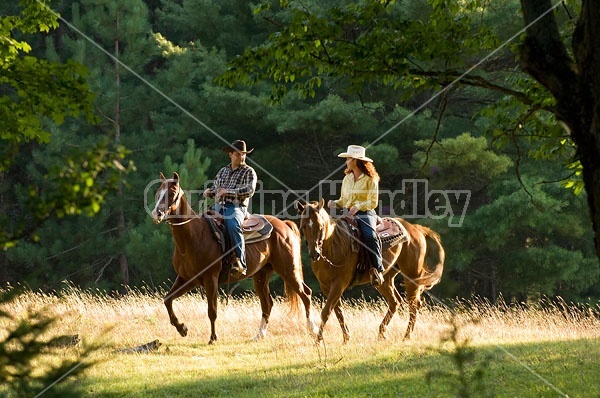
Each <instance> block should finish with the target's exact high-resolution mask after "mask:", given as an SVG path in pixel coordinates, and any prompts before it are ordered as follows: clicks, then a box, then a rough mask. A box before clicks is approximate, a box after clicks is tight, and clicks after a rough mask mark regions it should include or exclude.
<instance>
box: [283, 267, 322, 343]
mask: <svg viewBox="0 0 600 398" xmlns="http://www.w3.org/2000/svg"><path fill="white" fill-rule="evenodd" d="M282 278H284V276H282ZM284 283H285V286H286V289H288V288H289V289H290V290H292V291H293V292H295V293H296V294H297V295H298V296H299V297H300V300H302V304H303V305H304V313H305V314H306V328H307V329H308V333H310V335H311V336H316V335H317V331H318V327H317V324H316V322H315V321H314V319H312V316H311V313H310V312H311V306H312V304H311V302H312V290H311V289H310V287H308V285H307V284H306V283H304V281H303V280H302V278H301V277H300V276H296V277H294V278H287V279H285V278H284Z"/></svg>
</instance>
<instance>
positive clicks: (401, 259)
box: [296, 199, 445, 343]
mask: <svg viewBox="0 0 600 398" xmlns="http://www.w3.org/2000/svg"><path fill="white" fill-rule="evenodd" d="M324 205H325V201H324V200H323V199H322V200H321V202H310V203H307V204H302V203H300V202H296V208H297V210H298V211H299V212H300V214H301V218H300V232H301V233H302V234H303V235H304V238H305V239H306V242H307V245H308V253H309V257H310V259H311V267H312V270H313V273H314V274H315V277H316V278H317V281H318V282H319V286H320V287H321V290H322V291H323V294H324V295H325V297H326V301H325V305H324V306H323V309H322V311H321V325H320V327H319V331H318V332H317V342H320V341H321V340H322V339H323V328H324V327H325V324H326V323H327V320H328V319H329V316H330V314H331V310H333V311H334V312H335V315H336V317H337V319H338V322H339V324H340V327H341V328H342V334H343V338H344V343H346V342H348V340H349V339H350V333H349V330H348V327H347V326H346V323H345V321H344V313H343V311H342V307H341V305H340V302H341V297H342V294H343V293H344V291H345V290H346V289H348V288H349V287H351V286H354V285H361V284H365V283H368V282H370V277H369V273H368V272H364V273H362V274H361V273H357V265H358V262H359V254H358V253H356V252H355V251H353V250H352V243H353V242H352V239H355V238H354V237H353V236H352V235H351V233H350V230H349V227H348V223H347V222H346V221H344V220H341V219H340V220H335V219H333V218H332V217H331V216H330V215H329V213H328V212H327V211H326V210H325V209H324ZM395 219H396V220H397V221H399V222H400V223H401V224H402V225H403V226H404V227H405V229H406V231H407V233H408V240H407V241H406V242H403V243H398V244H397V245H395V246H392V247H390V248H388V249H384V250H383V253H382V254H383V265H384V268H385V271H384V283H383V284H382V285H380V286H378V287H377V288H376V289H377V290H378V291H379V292H380V293H381V294H382V295H383V297H384V299H385V300H386V302H387V305H388V311H387V313H386V314H385V316H384V318H383V321H382V322H381V324H380V325H379V337H380V338H383V339H385V337H386V336H385V334H386V330H387V326H388V324H389V323H390V321H391V320H392V317H393V316H394V314H395V313H396V311H397V309H398V305H399V304H400V301H401V296H400V293H399V292H398V290H397V289H396V287H395V285H394V279H395V277H396V275H398V274H399V273H401V274H402V276H403V277H404V284H405V289H406V300H407V302H408V308H409V321H408V327H407V329H406V333H405V335H404V339H405V340H406V339H410V335H411V332H412V331H413V329H414V326H415V322H416V320H417V312H418V311H419V308H420V306H421V295H422V293H423V292H424V291H425V290H429V289H431V288H432V287H433V286H434V285H436V284H437V283H439V282H440V280H441V277H442V271H443V268H444V260H445V251H444V248H443V247H442V243H441V239H440V236H439V235H438V234H437V233H436V232H434V231H433V230H431V229H429V228H427V227H425V226H422V225H418V224H411V223H409V222H407V221H406V220H404V219H402V218H395Z"/></svg>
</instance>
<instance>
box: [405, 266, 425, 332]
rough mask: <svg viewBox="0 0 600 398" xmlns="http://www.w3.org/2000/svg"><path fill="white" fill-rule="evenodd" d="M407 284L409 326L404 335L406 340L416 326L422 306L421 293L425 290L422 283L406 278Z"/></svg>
mask: <svg viewBox="0 0 600 398" xmlns="http://www.w3.org/2000/svg"><path fill="white" fill-rule="evenodd" d="M404 283H405V286H406V301H407V302H408V313H409V318H408V326H407V327H406V334H405V335H404V340H409V339H410V334H411V333H412V331H413V329H414V328H415V323H416V321H417V313H418V312H419V308H420V307H421V293H422V292H423V287H422V286H420V285H416V284H415V282H414V281H412V280H407V279H406V278H405V280H404Z"/></svg>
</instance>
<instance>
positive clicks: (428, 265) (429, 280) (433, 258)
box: [415, 224, 446, 290]
mask: <svg viewBox="0 0 600 398" xmlns="http://www.w3.org/2000/svg"><path fill="white" fill-rule="evenodd" d="M415 226H416V227H417V228H418V229H419V230H420V231H421V233H422V234H423V235H424V236H425V241H426V242H427V246H426V249H425V250H426V251H425V264H424V265H425V272H426V274H425V275H423V276H421V277H419V278H417V281H418V282H419V285H422V286H424V288H425V290H429V289H431V288H432V287H434V286H435V285H437V284H438V283H440V281H441V280H442V272H443V271H444V261H445V260H446V251H445V250H444V246H442V238H440V235H439V234H438V233H437V232H435V231H434V230H432V229H430V228H428V227H425V226H423V225H419V224H415Z"/></svg>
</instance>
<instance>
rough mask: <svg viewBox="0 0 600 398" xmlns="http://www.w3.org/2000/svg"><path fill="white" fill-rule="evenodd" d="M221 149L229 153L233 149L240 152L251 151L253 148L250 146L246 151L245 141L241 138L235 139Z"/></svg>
mask: <svg viewBox="0 0 600 398" xmlns="http://www.w3.org/2000/svg"><path fill="white" fill-rule="evenodd" d="M221 149H222V150H223V152H225V153H230V152H233V151H235V152H241V153H251V152H252V151H253V150H254V148H252V149H250V150H249V151H247V150H246V141H243V140H235V141H233V142H232V143H231V144H229V145H226V146H224V147H223V148H221Z"/></svg>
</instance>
